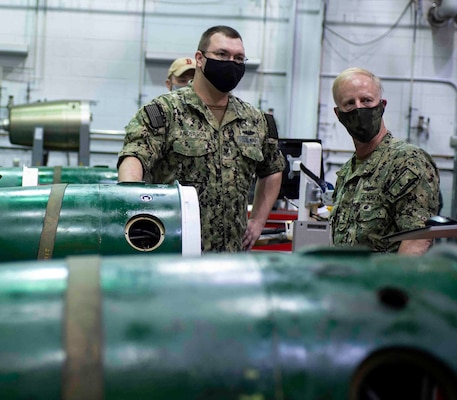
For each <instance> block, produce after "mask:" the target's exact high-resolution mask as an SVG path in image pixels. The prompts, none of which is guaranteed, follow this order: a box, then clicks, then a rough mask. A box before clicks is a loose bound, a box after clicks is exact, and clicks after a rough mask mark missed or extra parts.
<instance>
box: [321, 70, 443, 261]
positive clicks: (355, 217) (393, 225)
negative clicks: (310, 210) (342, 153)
mask: <svg viewBox="0 0 457 400" xmlns="http://www.w3.org/2000/svg"><path fill="white" fill-rule="evenodd" d="M381 96H382V86H381V82H380V80H379V78H377V77H376V76H374V75H373V74H372V73H371V72H369V71H367V70H364V69H361V68H350V69H347V70H345V71H343V72H342V73H341V74H340V75H339V76H338V77H337V78H336V79H335V82H334V84H333V98H334V100H335V104H336V107H335V113H336V115H337V117H338V119H339V121H340V122H341V123H342V124H343V125H344V126H345V128H346V129H347V131H348V132H349V134H350V135H351V136H352V138H353V141H354V145H355V154H354V156H353V157H352V158H351V159H350V160H349V161H348V162H346V164H344V166H343V167H342V169H341V170H340V171H339V172H338V173H337V176H338V178H337V181H336V185H335V192H334V207H333V210H332V214H331V216H330V218H331V225H332V233H333V242H334V244H335V245H336V246H368V247H369V248H371V249H372V250H373V251H377V252H398V253H403V254H423V253H425V252H426V251H427V250H428V248H429V247H430V245H431V244H432V240H431V239H420V240H405V241H402V242H401V243H400V242H393V243H390V242H389V241H387V240H385V239H382V237H383V236H386V235H389V234H392V233H396V232H400V231H404V230H410V229H414V228H421V227H424V226H425V221H426V220H427V219H428V218H430V217H431V216H432V215H436V214H437V212H438V207H439V201H438V198H439V184H440V182H439V173H438V169H437V167H436V165H435V163H434V161H433V160H432V158H431V157H430V155H429V154H427V153H426V152H425V151H424V150H422V149H420V148H418V147H416V146H413V145H411V144H408V143H406V142H403V141H401V140H398V139H395V138H394V137H393V136H392V134H391V133H390V132H389V131H388V130H387V129H386V127H385V125H384V120H383V118H382V115H383V113H384V108H385V106H386V104H387V102H386V100H384V99H382V97H381Z"/></svg>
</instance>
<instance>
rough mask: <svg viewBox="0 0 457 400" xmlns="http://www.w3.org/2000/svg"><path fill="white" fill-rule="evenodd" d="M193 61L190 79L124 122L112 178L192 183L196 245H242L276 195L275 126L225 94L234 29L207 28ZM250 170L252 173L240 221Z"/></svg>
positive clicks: (231, 76)
mask: <svg viewBox="0 0 457 400" xmlns="http://www.w3.org/2000/svg"><path fill="white" fill-rule="evenodd" d="M195 59H196V63H197V68H196V72H195V78H194V81H193V82H191V83H190V84H189V85H188V86H187V87H185V88H182V89H179V90H175V91H172V92H170V93H167V94H165V95H162V96H159V97H158V98H156V99H154V100H153V101H152V102H150V103H149V104H147V105H145V106H144V107H142V108H141V109H140V110H139V111H138V113H137V114H136V115H135V116H134V117H133V119H132V120H131V121H130V123H129V124H128V125H127V127H126V136H125V141H124V147H123V149H122V150H121V152H120V153H119V162H118V166H119V180H120V181H129V180H130V181H132V180H133V181H136V180H143V179H144V180H145V181H147V182H151V183H167V184H170V183H173V182H174V181H175V180H178V181H179V182H180V183H181V184H182V185H191V186H194V187H195V188H196V190H197V193H198V197H199V202H200V210H201V231H202V245H203V251H204V252H208V251H217V252H233V251H241V250H250V249H251V248H252V246H253V245H254V243H255V241H256V240H257V238H258V237H259V235H260V234H261V231H262V228H263V226H264V225H265V222H266V220H267V217H268V215H269V213H270V211H271V208H272V206H273V204H274V202H275V201H276V199H277V196H278V193H279V189H280V185H281V178H282V171H283V169H284V168H285V161H284V157H283V156H282V154H281V152H280V151H279V150H278V138H277V132H276V130H275V129H274V128H275V126H274V123H273V121H271V120H270V121H268V120H267V118H268V117H267V116H265V115H264V114H263V113H262V112H260V111H259V110H257V109H255V108H254V107H252V106H251V105H249V104H248V103H246V102H243V101H242V100H240V99H239V98H237V97H235V96H233V95H232V94H231V93H230V91H231V90H232V89H233V88H234V87H236V85H237V84H238V82H239V80H240V79H241V77H242V76H243V74H244V68H245V61H246V59H245V53H244V46H243V42H242V40H241V37H240V35H239V33H238V32H237V31H235V30H234V29H232V28H230V27H226V26H216V27H213V28H210V29H208V30H207V31H206V32H205V33H204V34H203V35H202V38H201V40H200V43H199V47H198V51H197V52H196V54H195ZM268 122H270V124H269V123H268ZM254 175H257V177H258V179H257V185H256V191H255V196H254V202H253V208H252V211H251V214H250V219H249V221H248V219H247V205H248V194H249V189H250V187H251V184H252V182H253V178H254Z"/></svg>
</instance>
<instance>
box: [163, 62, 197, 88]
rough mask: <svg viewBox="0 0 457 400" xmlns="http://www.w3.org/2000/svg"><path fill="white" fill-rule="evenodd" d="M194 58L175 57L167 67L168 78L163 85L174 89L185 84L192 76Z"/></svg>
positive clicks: (193, 72)
mask: <svg viewBox="0 0 457 400" xmlns="http://www.w3.org/2000/svg"><path fill="white" fill-rule="evenodd" d="M195 67H196V64H195V60H194V59H193V58H186V57H183V58H177V59H176V60H175V61H173V63H172V64H171V65H170V68H168V75H167V76H168V78H167V80H166V81H165V85H166V86H167V88H168V90H175V89H179V88H181V87H184V86H187V84H188V83H189V81H190V80H191V79H193V78H194V74H195Z"/></svg>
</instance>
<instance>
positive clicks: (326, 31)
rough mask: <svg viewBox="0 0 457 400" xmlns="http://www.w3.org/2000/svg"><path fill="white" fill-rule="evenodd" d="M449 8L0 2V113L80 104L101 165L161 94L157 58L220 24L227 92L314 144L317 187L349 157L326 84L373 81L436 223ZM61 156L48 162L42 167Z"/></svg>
mask: <svg viewBox="0 0 457 400" xmlns="http://www.w3.org/2000/svg"><path fill="white" fill-rule="evenodd" d="M454 3H457V1H456V0H448V1H445V0H442V1H438V2H436V4H438V7H436V6H435V9H434V11H435V13H434V14H433V15H435V18H434V22H433V24H432V23H430V21H429V18H428V14H429V13H431V11H430V10H431V8H432V4H433V3H432V1H430V0H415V1H412V0H411V1H409V0H327V1H325V0H313V1H311V0H219V1H217V0H188V1H182V0H123V1H121V0H116V1H112V0H97V1H95V0H0V18H1V21H2V23H1V24H0V87H1V91H0V107H1V108H0V117H1V118H2V119H3V118H6V116H7V110H6V105H7V103H8V101H11V99H9V96H13V101H14V103H15V104H24V103H31V102H36V101H44V100H62V99H69V100H85V101H89V102H90V104H91V113H92V120H91V125H90V128H91V132H92V133H93V134H92V141H91V151H92V153H91V164H92V165H97V164H104V165H108V166H114V165H115V163H116V153H117V151H118V150H119V149H120V147H121V144H122V131H123V128H124V126H125V125H126V124H127V122H128V120H129V119H130V118H131V116H132V115H133V113H134V112H135V111H136V110H137V108H138V107H139V106H140V105H141V104H143V103H145V102H147V101H148V100H149V99H151V98H153V97H155V96H157V95H159V94H160V93H163V92H164V91H165V90H166V88H165V85H164V81H165V79H166V71H167V68H168V66H169V64H170V62H171V61H172V60H173V59H174V58H175V57H177V56H193V54H194V53H195V50H196V47H197V43H198V40H199V38H200V35H201V33H202V32H203V31H204V30H205V29H206V28H208V27H210V26H212V25H216V24H227V25H231V26H233V27H235V28H236V29H238V30H239V32H240V33H241V35H242V36H243V39H244V43H245V48H246V55H247V57H248V58H249V61H248V65H247V72H246V75H245V77H244V78H243V80H242V82H241V84H240V85H239V87H238V88H236V89H235V90H234V94H235V95H238V96H240V97H242V98H243V99H245V100H247V101H249V102H251V103H252V104H254V105H256V106H258V107H259V108H261V109H263V110H265V111H266V110H271V111H272V112H273V113H274V115H275V117H276V119H277V123H278V126H279V130H280V135H281V137H283V138H316V137H317V138H320V139H322V142H323V147H324V150H325V163H324V165H325V167H326V173H327V180H329V181H331V182H332V181H334V178H335V171H336V170H337V169H338V168H339V167H340V165H341V163H342V162H344V161H345V160H346V159H347V158H348V157H350V155H351V153H352V151H353V145H352V142H351V140H350V138H349V136H348V134H347V133H346V132H345V131H344V129H343V128H342V127H341V126H340V125H339V123H338V122H337V120H336V117H335V115H334V112H333V107H334V103H333V100H332V97H331V85H332V82H333V79H334V78H335V76H336V75H337V74H338V73H339V72H341V71H342V70H343V69H345V68H347V67H350V66H361V67H365V68H368V69H370V70H372V71H373V72H375V73H376V74H378V75H379V76H381V78H383V81H384V89H385V90H384V96H385V98H386V99H387V102H388V104H387V109H386V113H385V121H386V124H387V127H388V128H389V129H390V130H391V131H392V132H393V134H394V135H395V136H397V137H400V138H403V139H406V140H409V141H411V142H413V143H416V144H418V145H420V146H422V147H424V148H425V149H426V150H428V151H429V152H430V153H431V154H432V155H433V156H434V158H435V160H436V162H437V164H438V165H439V167H440V170H441V178H442V191H443V195H444V201H445V204H444V209H443V214H446V215H449V214H450V212H451V209H450V208H451V200H452V193H453V191H454V190H453V182H452V181H453V163H454V149H453V148H452V147H451V146H450V141H451V138H452V137H453V136H454V135H455V123H456V110H457V99H456V97H457V86H456V76H457V70H456V65H455V64H456V62H455V61H456V52H455V50H454V48H455V45H454V41H455V36H456V34H455V30H456V23H455V20H454V16H455V14H457V11H455V10H456V9H457V5H455V4H454ZM437 8H438V12H436V11H437V10H436V9H437ZM437 17H438V18H437ZM437 19H438V21H437ZM0 147H1V149H0V154H1V156H0V163H1V164H2V165H5V166H11V165H12V164H13V163H15V164H23V163H25V164H27V162H29V159H30V156H29V150H28V149H21V148H18V147H17V146H15V147H14V146H13V147H14V149H11V147H12V146H11V145H10V144H9V140H8V134H7V132H5V131H3V134H2V132H0ZM8 147H9V148H10V149H8ZM75 160H76V157H75V154H73V153H63V152H51V154H50V156H49V163H50V164H51V165H52V164H54V165H55V164H72V163H74V162H75Z"/></svg>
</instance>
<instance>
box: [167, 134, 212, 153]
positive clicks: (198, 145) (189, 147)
mask: <svg viewBox="0 0 457 400" xmlns="http://www.w3.org/2000/svg"><path fill="white" fill-rule="evenodd" d="M173 151H174V152H175V153H177V154H180V155H182V156H186V157H202V156H204V155H206V154H208V153H212V152H213V151H214V150H213V149H211V145H210V143H209V141H208V140H206V139H204V138H203V139H201V138H186V139H184V140H176V141H175V142H173Z"/></svg>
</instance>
